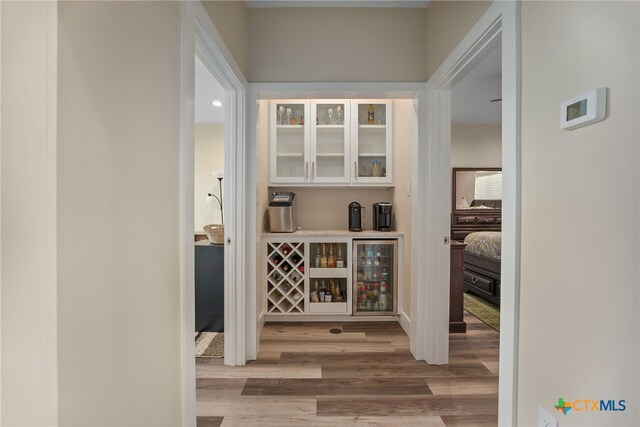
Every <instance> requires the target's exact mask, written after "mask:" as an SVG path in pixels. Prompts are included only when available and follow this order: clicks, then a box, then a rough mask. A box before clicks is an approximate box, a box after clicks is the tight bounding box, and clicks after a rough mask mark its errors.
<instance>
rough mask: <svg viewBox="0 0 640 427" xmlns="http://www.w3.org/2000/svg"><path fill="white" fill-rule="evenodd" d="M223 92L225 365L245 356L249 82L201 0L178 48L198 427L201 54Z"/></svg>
mask: <svg viewBox="0 0 640 427" xmlns="http://www.w3.org/2000/svg"><path fill="white" fill-rule="evenodd" d="M196 55H198V57H199V58H200V59H201V60H202V62H203V63H204V64H205V66H206V67H207V68H208V69H209V71H210V72H211V73H212V74H213V76H214V77H215V78H216V79H217V80H218V82H219V83H220V85H221V86H222V87H223V88H224V90H225V129H224V150H225V151H224V152H225V160H224V164H225V180H224V192H225V199H224V200H225V203H224V208H223V209H224V210H225V211H227V212H228V213H234V214H233V215H229V214H228V215H225V218H226V224H225V247H224V269H225V275H224V306H225V312H224V324H225V335H224V341H225V343H224V347H225V355H224V363H225V365H243V364H244V363H245V361H246V354H245V347H246V346H245V293H244V285H243V284H244V281H245V269H244V266H245V257H244V251H245V243H244V235H245V224H246V218H245V216H244V215H243V214H244V212H245V209H244V207H245V188H246V183H245V181H244V175H245V163H244V155H245V154H244V153H245V149H246V147H245V90H246V87H247V81H246V79H245V77H244V75H243V74H242V72H241V70H240V68H239V67H238V65H237V64H236V62H235V60H234V59H233V56H232V55H231V53H230V52H229V50H228V49H227V47H226V45H225V44H224V41H223V39H222V37H221V36H220V34H219V33H218V31H217V30H216V28H215V26H214V25H213V23H212V22H211V19H210V18H209V15H208V14H207V12H206V11H205V9H204V7H203V6H202V4H201V3H200V2H183V3H182V30H181V48H180V62H181V66H180V83H181V85H180V99H181V105H180V121H181V124H180V207H179V209H180V308H181V314H180V318H181V347H182V348H181V358H182V363H181V371H182V372H181V373H182V375H181V378H182V393H181V394H182V423H183V425H196V384H195V378H196V372H195V345H194V344H195V343H194V333H195V271H194V270H195V255H194V244H193V243H194V217H193V215H194V212H193V210H194V189H193V186H194V184H193V176H194V163H193V161H194V121H195V117H194V95H195V87H194V84H195V82H194V80H195V77H194V76H195V56H196Z"/></svg>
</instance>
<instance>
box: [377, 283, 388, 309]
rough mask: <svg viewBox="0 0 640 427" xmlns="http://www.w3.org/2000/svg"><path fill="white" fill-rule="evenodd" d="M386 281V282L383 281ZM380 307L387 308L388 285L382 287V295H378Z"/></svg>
mask: <svg viewBox="0 0 640 427" xmlns="http://www.w3.org/2000/svg"><path fill="white" fill-rule="evenodd" d="M383 283H384V282H383ZM378 307H379V308H380V310H385V311H386V310H387V287H386V286H381V287H380V295H378Z"/></svg>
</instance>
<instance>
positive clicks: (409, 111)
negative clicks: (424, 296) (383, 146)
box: [392, 99, 418, 319]
mask: <svg viewBox="0 0 640 427" xmlns="http://www.w3.org/2000/svg"><path fill="white" fill-rule="evenodd" d="M414 119H415V110H414V107H413V101H412V100H410V99H396V100H394V101H393V174H394V176H393V180H394V182H395V190H394V191H393V199H392V203H393V211H394V217H395V226H396V229H397V230H398V231H402V232H404V248H403V249H404V258H403V260H404V265H402V266H400V268H402V269H403V273H404V275H403V288H402V292H403V295H402V301H400V304H399V306H398V309H399V310H402V311H403V312H404V314H406V315H407V317H408V318H409V319H411V236H412V234H411V230H412V223H411V204H412V200H411V197H410V195H409V196H408V195H407V192H406V189H407V187H406V186H407V183H410V182H411V173H412V170H411V166H410V165H411V163H412V159H411V156H412V150H413V141H414V137H415V136H417V132H418V129H416V127H415V125H414Z"/></svg>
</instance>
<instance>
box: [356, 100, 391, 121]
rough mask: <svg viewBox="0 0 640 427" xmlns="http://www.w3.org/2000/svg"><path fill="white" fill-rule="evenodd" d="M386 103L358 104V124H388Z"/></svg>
mask: <svg viewBox="0 0 640 427" xmlns="http://www.w3.org/2000/svg"><path fill="white" fill-rule="evenodd" d="M386 117H387V105H386V104H360V105H358V125H386V124H387V122H386Z"/></svg>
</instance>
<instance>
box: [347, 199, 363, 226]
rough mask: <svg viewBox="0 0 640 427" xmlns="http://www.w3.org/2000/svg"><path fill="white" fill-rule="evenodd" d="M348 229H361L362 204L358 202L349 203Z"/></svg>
mask: <svg viewBox="0 0 640 427" xmlns="http://www.w3.org/2000/svg"><path fill="white" fill-rule="evenodd" d="M349 231H362V206H360V203H358V202H351V203H349Z"/></svg>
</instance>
